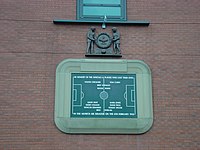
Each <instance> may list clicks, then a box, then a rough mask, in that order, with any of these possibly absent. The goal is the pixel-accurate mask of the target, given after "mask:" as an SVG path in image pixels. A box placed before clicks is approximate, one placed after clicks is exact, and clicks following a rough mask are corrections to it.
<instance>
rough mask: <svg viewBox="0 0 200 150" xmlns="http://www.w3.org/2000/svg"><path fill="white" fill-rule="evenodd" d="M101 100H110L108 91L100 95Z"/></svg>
mask: <svg viewBox="0 0 200 150" xmlns="http://www.w3.org/2000/svg"><path fill="white" fill-rule="evenodd" d="M99 96H100V98H101V99H102V100H106V99H107V98H108V92H106V91H102V92H101V93H100V94H99Z"/></svg>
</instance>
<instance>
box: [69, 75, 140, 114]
mask: <svg viewBox="0 0 200 150" xmlns="http://www.w3.org/2000/svg"><path fill="white" fill-rule="evenodd" d="M71 82H72V84H71V86H72V94H71V95H72V98H71V101H72V102H71V104H72V105H71V117H79V118H136V117H137V108H136V75H135V74H100V73H97V74H94V73H72V74H71Z"/></svg>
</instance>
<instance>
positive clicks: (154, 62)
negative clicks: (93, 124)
mask: <svg viewBox="0 0 200 150" xmlns="http://www.w3.org/2000/svg"><path fill="white" fill-rule="evenodd" d="M0 4H1V5H0V20H1V22H0V35H1V36H0V103H1V105H0V115H1V117H0V149H2V150H21V149H24V150H28V149H46V150H50V149H52V150H53V149H56V150H57V149H65V150H122V149H124V150H132V149H138V150H146V149H158V150H164V149H166V150H169V149H175V150H195V149H196V150H197V149H200V117H199V114H200V67H199V64H200V9H199V8H200V1H199V0H190V1H189V0H182V1H177V0H140V1H138V0H134V1H133V0H127V7H128V8H127V11H128V19H129V20H143V19H146V20H150V22H151V24H150V26H149V27H134V26H120V25H117V28H118V29H119V31H120V33H121V49H122V53H123V59H140V60H144V61H145V62H146V63H147V64H149V66H150V68H151V69H152V76H153V104H154V125H153V127H152V129H151V130H150V131H149V132H147V133H146V134H142V135H69V134H64V133H61V132H60V131H59V130H58V129H57V128H56V126H55V125H54V120H53V113H54V93H55V92H54V90H55V68H56V65H57V64H58V63H59V62H60V61H62V60H63V59H67V58H85V56H84V53H85V48H86V36H85V35H86V32H87V31H88V29H89V28H90V26H91V25H89V24H88V25H54V24H53V23H52V20H53V19H55V18H58V19H75V18H76V2H75V1H73V0H56V1H53V0H43V1H38V0H35V1H27V0H15V1H13V0H1V2H0ZM95 27H96V28H97V31H98V32H100V31H102V29H101V27H100V25H96V26H95ZM111 28H112V26H108V28H107V29H106V32H110V31H111Z"/></svg>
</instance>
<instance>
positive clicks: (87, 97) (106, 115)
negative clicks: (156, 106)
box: [54, 59, 153, 134]
mask: <svg viewBox="0 0 200 150" xmlns="http://www.w3.org/2000/svg"><path fill="white" fill-rule="evenodd" d="M152 104H153V103H152V84H151V71H150V68H149V67H148V65H147V64H145V63H144V62H143V61H140V60H123V59H120V60H115V59H66V60H63V61H62V62H61V63H59V64H58V66H57V68H56V83H55V115H54V120H55V124H56V126H57V127H58V129H59V130H61V131H62V132H64V133H70V134H79V133H81V134H84V133H85V134H141V133H145V132H147V131H148V130H149V129H150V128H151V126H152V124H153V105H152Z"/></svg>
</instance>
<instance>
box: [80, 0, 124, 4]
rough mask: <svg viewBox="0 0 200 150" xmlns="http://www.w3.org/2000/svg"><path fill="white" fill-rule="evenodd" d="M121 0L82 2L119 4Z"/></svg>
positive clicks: (87, 1)
mask: <svg viewBox="0 0 200 150" xmlns="http://www.w3.org/2000/svg"><path fill="white" fill-rule="evenodd" d="M120 3H121V0H83V4H120Z"/></svg>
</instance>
